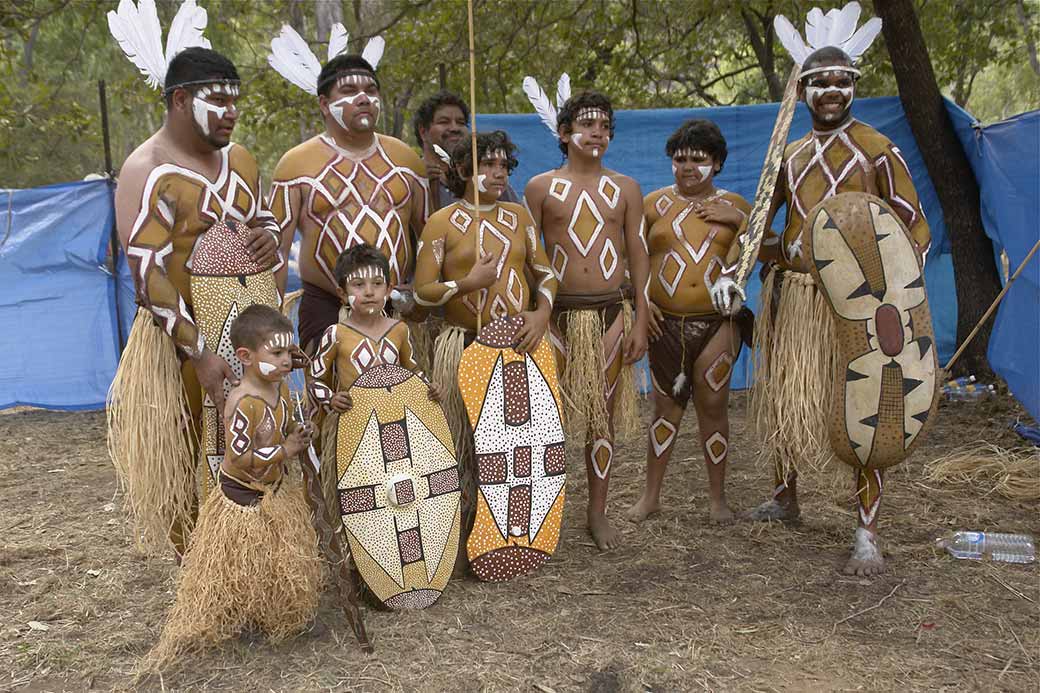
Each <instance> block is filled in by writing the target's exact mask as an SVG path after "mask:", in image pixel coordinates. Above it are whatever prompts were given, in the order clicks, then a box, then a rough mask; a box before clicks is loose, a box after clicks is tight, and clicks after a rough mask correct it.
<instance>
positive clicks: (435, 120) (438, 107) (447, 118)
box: [412, 90, 521, 212]
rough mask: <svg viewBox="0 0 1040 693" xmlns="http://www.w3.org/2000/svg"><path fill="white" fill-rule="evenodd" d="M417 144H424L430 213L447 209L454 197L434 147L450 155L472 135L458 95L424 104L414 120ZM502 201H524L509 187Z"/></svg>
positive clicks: (438, 96) (439, 95)
mask: <svg viewBox="0 0 1040 693" xmlns="http://www.w3.org/2000/svg"><path fill="white" fill-rule="evenodd" d="M412 126H413V127H414V128H415V141H416V142H418V143H419V144H421V145H422V156H423V161H424V162H425V163H426V176H427V178H428V179H429V181H430V202H431V205H432V207H433V209H431V212H433V211H436V210H438V209H443V208H444V207H447V206H448V205H450V204H451V203H452V202H454V201H455V196H454V195H452V193H451V191H450V190H449V189H448V186H447V177H446V174H445V168H446V167H447V164H446V163H445V162H444V161H443V159H442V158H441V157H440V156H438V154H437V152H436V150H435V149H434V145H437V146H438V147H440V148H441V149H442V150H443V151H444V152H445V153H446V154H448V155H449V156H450V155H451V153H452V151H453V150H454V149H455V147H456V146H457V145H458V144H459V142H462V141H463V140H465V139H466V138H467V137H468V136H469V107H468V106H467V105H466V102H465V101H463V100H462V98H461V97H459V96H458V94H455V93H453V92H450V91H444V90H442V91H439V92H437V93H436V94H434V95H433V96H431V97H429V98H428V99H426V100H425V101H423V102H422V103H421V104H419V108H418V110H417V111H416V112H415V116H414V117H413V119H412ZM499 201H500V202H521V198H520V196H519V195H517V194H516V191H515V190H513V188H512V186H510V185H509V184H508V183H507V184H506V189H505V191H504V192H503V193H502V197H500V198H499Z"/></svg>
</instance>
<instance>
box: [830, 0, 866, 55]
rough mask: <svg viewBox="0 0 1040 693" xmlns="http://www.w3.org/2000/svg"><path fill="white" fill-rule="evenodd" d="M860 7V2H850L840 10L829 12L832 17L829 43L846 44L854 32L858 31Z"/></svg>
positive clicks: (834, 44)
mask: <svg viewBox="0 0 1040 693" xmlns="http://www.w3.org/2000/svg"><path fill="white" fill-rule="evenodd" d="M859 14H860V7H859V3H858V2H850V3H849V4H847V5H845V7H843V8H841V9H840V10H831V11H830V12H828V13H827V16H828V17H830V19H831V22H830V26H829V27H827V45H828V46H838V47H841V46H843V45H845V43H846V42H848V40H849V39H850V38H852V34H853V33H854V32H855V31H856V23H857V22H859Z"/></svg>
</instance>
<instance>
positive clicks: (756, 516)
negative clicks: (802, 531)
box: [748, 498, 802, 522]
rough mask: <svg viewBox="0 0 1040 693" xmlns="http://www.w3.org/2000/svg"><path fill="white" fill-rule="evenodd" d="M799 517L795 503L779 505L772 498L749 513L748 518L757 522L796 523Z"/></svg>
mask: <svg viewBox="0 0 1040 693" xmlns="http://www.w3.org/2000/svg"><path fill="white" fill-rule="evenodd" d="M801 515H802V511H801V508H799V507H798V504H797V503H781V502H779V501H778V500H776V499H775V498H774V499H773V500H768V501H766V502H765V503H763V504H762V505H760V506H758V507H757V508H755V509H754V510H752V511H751V512H749V513H748V518H749V519H751V520H755V521H757V522H769V521H780V522H796V521H797V520H798V518H799V517H801Z"/></svg>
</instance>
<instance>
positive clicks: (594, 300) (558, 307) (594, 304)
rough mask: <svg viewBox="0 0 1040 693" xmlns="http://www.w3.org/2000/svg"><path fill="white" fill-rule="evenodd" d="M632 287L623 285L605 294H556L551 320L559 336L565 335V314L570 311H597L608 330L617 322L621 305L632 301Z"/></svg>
mask: <svg viewBox="0 0 1040 693" xmlns="http://www.w3.org/2000/svg"><path fill="white" fill-rule="evenodd" d="M632 295H633V294H632V286H631V285H630V284H625V285H623V286H622V287H621V288H619V289H618V290H617V291H609V292H607V293H605V294H556V299H555V300H554V301H553V307H552V320H553V323H555V325H556V327H557V328H559V330H560V333H561V334H566V333H567V313H569V312H570V311H572V310H596V311H599V316H600V320H601V321H602V323H603V327H604V328H608V327H610V326H611V325H613V324H614V321H615V320H617V316H618V314H619V313H620V312H621V304H622V303H624V302H625V301H631V300H632Z"/></svg>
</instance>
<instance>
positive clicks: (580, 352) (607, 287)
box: [524, 75, 650, 551]
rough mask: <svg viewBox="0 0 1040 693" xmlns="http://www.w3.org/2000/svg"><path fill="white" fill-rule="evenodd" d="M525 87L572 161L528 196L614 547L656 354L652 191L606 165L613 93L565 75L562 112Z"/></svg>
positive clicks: (562, 364)
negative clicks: (624, 457)
mask: <svg viewBox="0 0 1040 693" xmlns="http://www.w3.org/2000/svg"><path fill="white" fill-rule="evenodd" d="M524 91H525V93H527V95H528V98H529V99H530V100H531V103H532V104H533V105H534V107H535V110H536V111H538V114H539V115H540V116H541V118H542V121H543V122H544V123H545V124H546V125H547V126H548V127H549V129H550V130H551V131H552V132H553V134H554V135H555V136H556V137H557V138H558V139H559V147H560V151H561V152H562V153H563V155H564V157H565V159H566V160H565V162H564V164H563V165H562V166H561V167H560V168H557V169H553V170H551V171H546V172H544V173H541V174H539V175H537V176H535V177H534V178H532V179H531V180H530V182H528V184H527V189H526V190H525V192H524V199H525V201H526V203H527V205H528V208H529V209H530V211H531V216H532V218H533V219H534V222H535V224H536V225H537V226H538V227H539V228H541V230H542V235H543V236H544V239H545V248H546V252H547V253H548V254H549V257H550V266H551V267H552V270H553V272H554V273H555V274H556V278H557V280H558V281H559V291H558V293H557V298H556V302H555V303H554V304H553V317H552V321H551V323H550V333H549V336H550V340H551V341H552V344H553V349H554V352H555V356H556V364H557V368H558V369H559V370H560V372H561V376H560V390H561V393H562V395H563V399H564V404H565V406H564V423H565V424H566V427H567V436H568V437H569V438H571V439H572V440H579V441H581V442H583V443H585V446H584V447H585V450H584V457H585V467H586V474H587V477H588V481H589V505H588V509H587V512H586V515H587V521H588V527H589V532H590V533H591V534H592V538H593V540H594V541H595V542H596V545H597V546H598V547H599V548H600V550H603V551H606V550H609V549H612V548H614V547H615V546H616V545H617V543H618V541H619V539H620V535H619V534H618V532H617V530H616V529H614V527H613V526H612V525H611V524H610V522H609V520H608V519H607V512H606V511H607V490H608V487H609V484H610V470H611V466H612V465H613V461H614V441H615V434H616V433H617V434H619V435H620V436H621V437H626V436H630V435H633V434H634V433H635V432H636V431H637V430H638V425H639V416H638V413H637V411H638V410H637V404H636V394H635V382H634V378H633V374H632V364H634V363H635V362H636V361H638V360H639V359H640V358H642V357H643V354H644V353H645V352H646V338H647V321H648V313H649V308H648V292H649V281H650V280H649V275H650V258H649V254H648V252H647V245H646V236H645V234H644V219H643V195H642V192H641V191H640V190H639V184H638V183H636V181H635V180H633V179H632V178H630V177H628V176H625V175H622V174H621V173H618V172H617V171H612V170H610V169H608V168H606V167H605V166H604V165H603V155H604V154H606V151H607V147H608V146H609V144H610V140H611V138H613V136H614V110H613V108H612V106H611V104H610V100H609V99H608V98H607V97H606V96H604V95H603V94H600V93H598V92H594V91H583V92H581V93H579V94H576V95H574V96H571V94H570V91H571V90H570V79H569V78H568V77H567V76H566V75H564V76H563V77H562V78H561V79H560V82H559V83H558V85H557V94H556V96H557V105H558V106H559V113H557V112H556V109H555V108H553V106H552V103H551V102H550V101H549V99H548V97H547V96H546V95H545V93H544V92H543V91H542V89H541V88H540V87H539V86H538V84H537V83H536V82H535V80H534V79H533V78H531V77H527V78H525V79H524ZM630 282H631V283H630ZM633 305H634V316H633ZM615 422H616V423H617V426H616V427H615Z"/></svg>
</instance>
